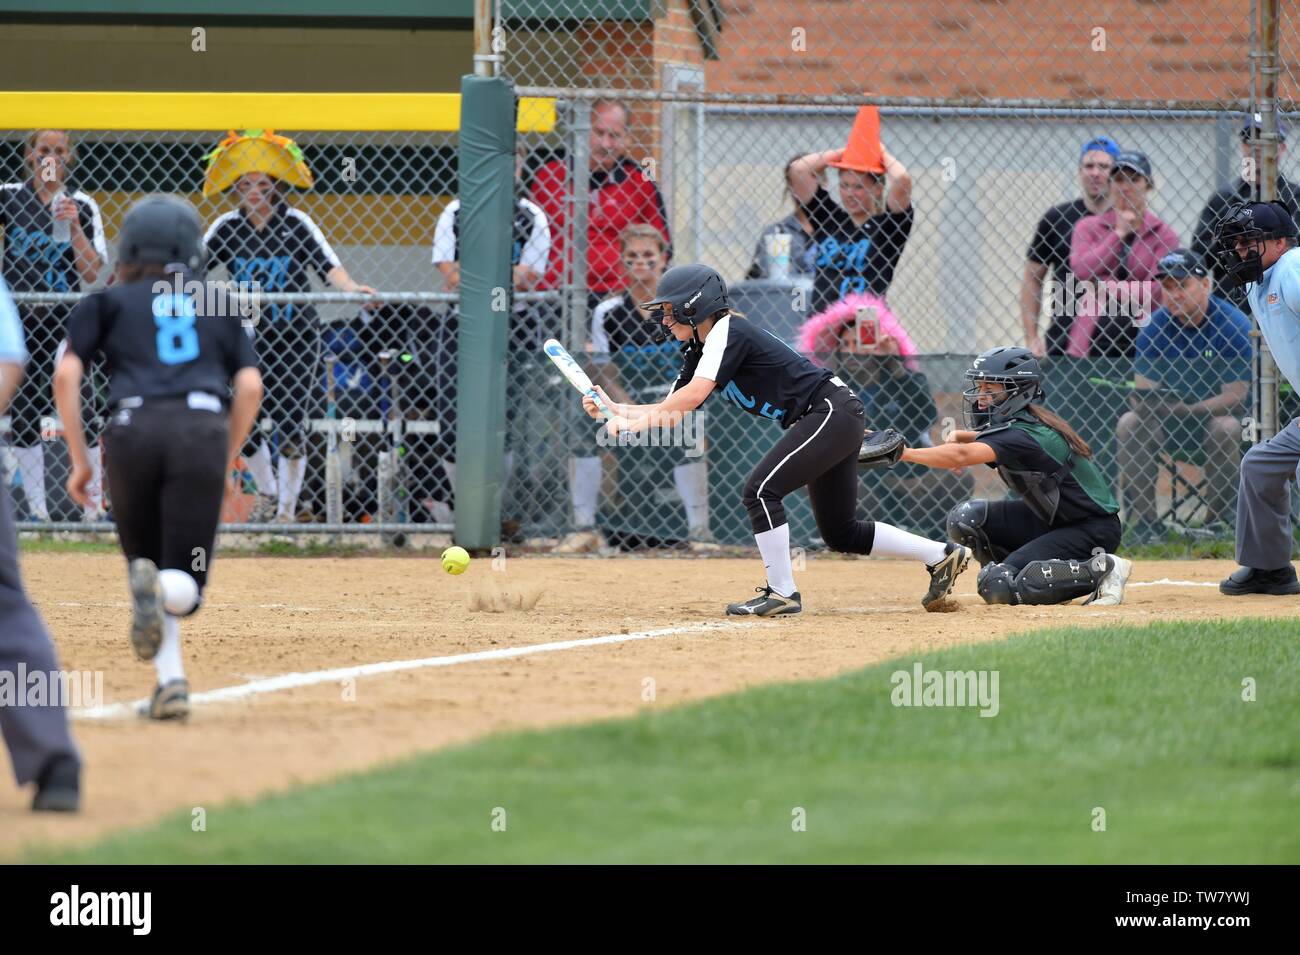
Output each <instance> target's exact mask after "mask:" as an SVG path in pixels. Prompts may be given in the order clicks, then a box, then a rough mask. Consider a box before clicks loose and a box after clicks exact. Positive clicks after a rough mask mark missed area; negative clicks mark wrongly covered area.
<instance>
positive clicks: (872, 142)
mask: <svg viewBox="0 0 1300 955" xmlns="http://www.w3.org/2000/svg"><path fill="white" fill-rule="evenodd" d="M830 165H832V166H834V167H835V168H836V169H852V170H855V171H856V172H874V173H877V174H880V173H883V172H884V171H885V157H884V153H883V152H882V151H881V149H880V109H879V107H876V106H864V107H862V108H861V109H860V110H858V115H857V118H856V119H854V120H853V130H852V131H851V132H850V133H849V144H848V145H847V146H845V147H844V155H843V157H842V158H841V159H840V161H839V162H833V163H831V164H830Z"/></svg>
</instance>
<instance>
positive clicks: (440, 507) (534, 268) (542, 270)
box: [417, 146, 558, 536]
mask: <svg viewBox="0 0 1300 955" xmlns="http://www.w3.org/2000/svg"><path fill="white" fill-rule="evenodd" d="M525 152H526V149H525V148H524V147H523V146H520V147H519V148H518V150H517V151H516V153H515V184H516V186H517V187H518V185H519V183H520V182H521V180H522V175H523V168H524V158H525ZM555 235H556V233H553V232H552V231H551V227H550V222H549V221H548V219H547V216H546V213H545V212H544V211H543V210H542V208H541V207H540V206H539V205H538V204H537V203H535V202H533V201H532V200H530V199H525V198H524V197H523V196H522V195H517V196H516V197H515V213H514V218H513V221H512V223H511V240H510V269H511V276H512V281H513V283H514V290H515V291H516V292H529V291H533V290H536V289H538V288H540V287H543V286H546V272H547V265H548V262H549V257H550V253H551V249H552V248H553V242H554V237H555ZM433 264H434V266H435V267H436V268H437V269H438V271H439V272H440V273H442V277H443V283H444V288H446V289H447V290H448V291H453V292H454V291H458V290H459V288H460V200H459V199H453V200H452V201H451V202H450V203H448V205H447V207H446V208H445V209H443V211H442V214H441V215H440V216H439V217H438V224H437V226H436V227H435V229H434V233H433ZM557 319H558V313H557V311H556V310H555V309H554V308H553V307H552V306H551V305H549V304H547V303H544V302H543V303H529V302H524V301H520V300H515V302H514V313H513V321H512V323H511V327H510V337H509V355H510V361H511V363H512V365H517V362H518V360H519V358H520V357H524V358H525V360H527V358H528V357H530V356H531V353H534V352H536V351H537V350H538V349H540V348H541V345H542V342H543V341H545V340H546V339H547V338H549V337H550V336H551V335H553V334H554V333H555V331H556V329H555V328H554V327H553V326H554V325H555V322H556V321H557ZM459 326H460V310H459V309H457V308H453V309H450V310H448V316H447V321H446V322H445V323H444V325H443V326H442V328H441V329H440V341H441V348H440V353H441V354H442V355H443V361H445V362H446V363H447V367H448V368H449V369H451V370H450V371H449V372H448V373H447V374H446V375H445V376H444V387H443V388H442V390H441V392H440V395H439V398H438V402H437V406H438V408H439V409H440V412H439V415H438V418H439V421H440V430H439V435H438V438H439V440H438V441H437V442H434V445H433V447H434V449H435V451H436V453H435V456H434V458H433V459H432V460H430V461H429V462H428V468H429V469H433V468H435V466H441V469H442V472H443V473H444V474H445V475H446V479H445V482H444V481H436V480H435V481H432V482H430V483H428V484H426V485H425V489H426V491H427V493H426V494H422V495H421V496H419V497H417V500H418V501H420V502H421V504H422V509H421V511H419V512H417V515H418V517H419V518H421V519H432V520H433V521H435V522H437V523H448V522H451V521H452V520H454V518H455V514H454V491H455V481H456V442H455V437H456V434H455V409H456V388H455V386H456V372H455V367H456V356H457V354H458V342H457V335H458V333H459V331H458V330H459ZM511 371H512V373H511V374H509V375H507V377H506V382H507V384H506V387H507V389H508V395H507V399H506V414H507V420H508V422H509V423H513V422H514V420H515V415H516V414H517V413H518V411H517V409H518V408H519V406H520V405H521V404H522V403H523V402H522V400H521V395H520V394H519V393H518V389H519V387H520V384H521V381H523V380H524V379H525V378H526V375H527V372H526V371H525V370H524V369H521V368H518V367H512V369H511ZM513 470H514V452H513V450H512V449H509V448H508V449H507V450H506V455H505V476H504V482H505V484H506V485H509V483H510V478H511V475H512V473H513ZM508 503H509V502H508V501H507V504H508ZM508 536H509V535H508Z"/></svg>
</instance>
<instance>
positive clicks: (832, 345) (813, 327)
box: [799, 294, 921, 371]
mask: <svg viewBox="0 0 1300 955" xmlns="http://www.w3.org/2000/svg"><path fill="white" fill-rule="evenodd" d="M873 306H874V307H875V308H876V309H877V314H878V315H879V318H880V335H881V337H883V336H885V335H889V336H890V337H891V338H893V339H894V341H896V342H898V351H899V354H901V355H902V356H903V357H904V358H905V359H906V360H905V361H904V364H905V365H906V366H907V367H908V369H909V370H911V371H918V370H919V369H920V367H921V364H920V362H918V361H917V360H916V358H915V357H913V356H915V355H916V354H918V353H919V349H918V348H917V347H916V343H915V342H913V341H912V337H911V336H910V335H908V334H907V331H906V330H905V329H904V328H903V326H902V323H900V322H899V320H898V317H897V316H896V315H894V313H893V312H891V311H890V310H889V306H888V305H886V304H885V300H884V299H881V298H877V297H876V296H874V295H862V294H854V295H846V296H845V297H844V298H842V299H840V300H839V301H838V302H836V303H835V304H834V305H832V306H831V307H830V308H828V309H826V310H825V311H822V312H818V313H817V314H816V315H814V316H812V317H811V318H809V319H808V321H806V322H804V323H803V325H802V326H800V328H799V350H800V351H801V352H803V353H804V354H805V355H807V356H808V357H809V358H811V359H812V360H813V361H815V362H817V363H818V364H824V363H825V362H824V358H825V357H826V356H827V355H831V354H833V353H835V352H836V351H838V350H839V347H840V334H841V333H842V332H843V331H844V327H845V326H846V325H848V324H849V323H850V322H851V321H853V316H854V315H855V314H857V311H858V309H860V308H871V307H873Z"/></svg>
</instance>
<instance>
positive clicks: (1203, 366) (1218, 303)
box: [1133, 295, 1251, 401]
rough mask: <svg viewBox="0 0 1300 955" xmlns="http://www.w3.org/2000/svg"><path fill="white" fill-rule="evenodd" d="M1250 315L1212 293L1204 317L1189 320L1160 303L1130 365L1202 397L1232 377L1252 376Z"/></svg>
mask: <svg viewBox="0 0 1300 955" xmlns="http://www.w3.org/2000/svg"><path fill="white" fill-rule="evenodd" d="M1250 359H1251V345H1250V319H1248V318H1247V317H1246V316H1245V315H1244V314H1243V313H1242V311H1241V309H1239V308H1237V306H1235V305H1233V304H1232V303H1231V302H1225V301H1224V300H1223V299H1221V298H1218V297H1216V296H1214V295H1211V296H1210V303H1209V306H1208V307H1207V308H1206V310H1205V318H1203V319H1201V321H1200V323H1199V324H1198V325H1190V324H1188V323H1187V322H1184V321H1182V320H1181V319H1178V318H1175V317H1174V316H1173V315H1171V314H1170V312H1169V309H1168V308H1164V307H1161V308H1159V309H1157V310H1156V312H1155V313H1154V314H1153V315H1152V316H1151V320H1150V321H1149V322H1147V323H1146V325H1144V326H1143V327H1142V331H1140V332H1139V333H1138V337H1137V345H1136V346H1135V347H1134V353H1133V370H1134V371H1135V372H1136V373H1137V374H1139V375H1141V376H1142V377H1143V378H1148V379H1150V380H1151V381H1155V382H1159V383H1160V384H1161V385H1163V386H1164V387H1166V388H1173V389H1175V390H1177V391H1178V392H1180V393H1182V394H1183V397H1184V400H1187V401H1204V400H1205V399H1206V398H1212V397H1214V396H1215V395H1217V394H1219V393H1220V392H1222V391H1223V386H1224V385H1227V384H1231V383H1232V382H1235V381H1250Z"/></svg>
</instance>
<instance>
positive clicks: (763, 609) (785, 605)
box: [727, 587, 803, 617]
mask: <svg viewBox="0 0 1300 955" xmlns="http://www.w3.org/2000/svg"><path fill="white" fill-rule="evenodd" d="M754 589H755V590H756V591H757V592H758V594H759V596H757V597H754V598H751V599H750V600H746V601H745V602H744V603H740V604H728V605H727V616H729V617H786V616H790V615H792V614H796V613H802V612H803V601H802V600H801V598H800V597H799V591H797V590H796V591H795V592H794V593H792V594H791V595H790V596H789V597H782V596H781V595H780V594H778V593H777V592H776V591H775V590H773V589H772V588H771V587H755V588H754Z"/></svg>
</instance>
